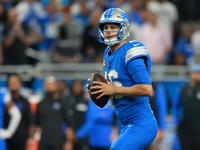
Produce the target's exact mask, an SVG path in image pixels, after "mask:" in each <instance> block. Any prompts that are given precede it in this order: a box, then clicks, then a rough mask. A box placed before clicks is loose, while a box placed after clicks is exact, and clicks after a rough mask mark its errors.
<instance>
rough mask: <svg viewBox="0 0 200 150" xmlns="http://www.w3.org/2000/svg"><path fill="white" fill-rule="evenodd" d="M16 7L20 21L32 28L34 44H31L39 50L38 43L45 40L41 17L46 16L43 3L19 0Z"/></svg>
mask: <svg viewBox="0 0 200 150" xmlns="http://www.w3.org/2000/svg"><path fill="white" fill-rule="evenodd" d="M15 9H16V12H17V15H18V21H19V22H20V23H21V24H25V25H26V26H27V27H28V28H29V29H30V30H31V33H32V36H31V40H32V44H31V45H30V46H31V47H32V48H34V49H36V50H37V49H38V43H39V42H41V41H42V40H43V37H42V35H41V27H40V24H39V20H40V19H39V18H42V17H44V16H45V11H44V9H43V8H42V5H41V3H40V2H39V1H36V0H24V1H21V2H19V3H18V4H17V5H16V7H15Z"/></svg>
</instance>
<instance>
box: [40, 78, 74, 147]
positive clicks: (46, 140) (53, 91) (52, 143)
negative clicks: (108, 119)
mask: <svg viewBox="0 0 200 150" xmlns="http://www.w3.org/2000/svg"><path fill="white" fill-rule="evenodd" d="M44 88H45V92H46V96H45V98H44V99H43V100H42V101H41V102H39V103H38V106H37V112H36V126H37V127H39V128H40V129H41V139H40V142H39V150H50V149H51V150H62V148H63V144H64V142H65V138H64V134H63V131H62V124H63V122H67V126H68V127H67V131H66V133H67V137H68V138H66V140H69V141H67V143H68V148H69V147H70V148H72V144H70V143H71V142H70V141H72V139H73V137H72V136H73V130H72V129H71V128H70V122H68V120H67V116H66V108H65V107H64V104H63V102H62V101H61V100H59V95H58V93H57V83H56V80H55V78H54V77H52V76H49V77H47V78H46V79H45V82H44Z"/></svg>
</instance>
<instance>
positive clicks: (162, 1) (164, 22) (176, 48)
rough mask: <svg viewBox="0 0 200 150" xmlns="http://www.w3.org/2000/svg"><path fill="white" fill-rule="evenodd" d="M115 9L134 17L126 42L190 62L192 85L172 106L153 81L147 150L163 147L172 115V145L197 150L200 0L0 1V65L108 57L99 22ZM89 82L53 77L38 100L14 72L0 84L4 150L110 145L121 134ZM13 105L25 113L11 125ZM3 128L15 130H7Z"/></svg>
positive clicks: (161, 59) (155, 57)
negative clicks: (154, 124) (153, 132)
mask: <svg viewBox="0 0 200 150" xmlns="http://www.w3.org/2000/svg"><path fill="white" fill-rule="evenodd" d="M110 7H120V8H121V9H122V10H124V11H125V12H126V13H127V14H128V15H129V18H130V21H131V24H130V30H131V31H130V37H129V40H138V41H141V42H142V43H144V45H146V47H147V49H148V51H149V54H150V56H151V59H152V63H153V64H166V65H169V64H170V65H191V64H192V65H191V68H190V73H189V74H190V82H189V83H187V84H186V85H185V86H184V87H183V88H179V89H178V90H177V91H176V92H175V95H173V96H172V97H173V101H172V102H171V104H170V105H169V104H168V103H169V96H168V95H167V93H166V89H165V87H164V86H163V85H162V84H160V83H153V87H154V93H153V95H152V97H151V98H150V104H151V107H152V109H153V111H154V113H155V116H156V119H157V121H158V125H159V130H158V135H157V137H156V139H155V141H154V142H153V143H152V144H151V145H149V147H147V148H146V150H158V149H160V144H161V142H162V141H163V139H164V137H165V129H166V124H167V121H168V119H169V114H170V115H171V118H172V119H170V120H172V121H173V123H174V125H175V132H176V133H177V139H176V140H175V141H174V143H173V146H172V147H171V149H173V150H181V148H180V147H181V146H182V149H183V148H185V150H193V149H194V150H199V149H200V148H199V146H198V145H199V144H198V142H199V139H200V128H199V127H200V125H199V119H198V118H199V117H200V115H199V114H200V111H199V106H200V104H199V102H200V101H199V100H200V88H199V87H200V26H199V20H200V13H199V12H198V11H199V7H200V2H199V1H196V0H170V1H169V0H1V1H0V65H24V64H31V65H35V64H37V63H38V62H41V63H62V64H64V63H94V62H103V60H102V59H103V58H102V55H103V51H104V48H105V45H103V44H102V43H100V42H99V38H98V27H97V22H98V20H99V18H100V15H101V14H102V12H103V11H104V10H106V9H107V8H110ZM85 83H86V82H85V81H82V80H79V79H77V80H73V81H70V82H67V81H66V80H57V79H56V78H55V77H53V76H48V77H46V78H45V79H44V81H42V91H41V94H40V95H39V97H37V96H38V95H32V93H31V92H30V91H27V89H26V88H25V86H24V83H23V82H22V79H20V77H19V76H17V75H11V76H9V79H8V84H7V87H6V90H2V89H0V112H2V113H0V149H1V148H4V147H7V150H25V149H26V150H38V149H39V150H61V149H63V150H109V147H110V145H111V143H112V142H113V141H114V140H115V139H116V138H117V136H118V132H119V131H118V130H119V128H118V122H117V120H116V118H115V116H114V112H113V110H112V108H111V107H109V106H107V105H106V106H105V108H103V109H100V108H98V107H97V106H96V105H95V104H94V103H93V102H92V101H91V100H90V98H89V96H88V94H87V93H86V88H85ZM175 90H176V89H174V91H175ZM31 91H32V92H33V89H31ZM34 92H36V91H34ZM2 93H6V94H2ZM37 94H38V93H37ZM4 95H5V96H4ZM7 95H10V98H9V96H7ZM8 99H10V100H8ZM35 99H36V100H37V101H34V100H35ZM190 100H191V103H190ZM4 103H5V104H4ZM14 106H17V108H18V110H20V112H21V117H18V118H19V121H20V122H18V123H19V125H18V123H17V121H15V124H14V126H16V127H11V125H10V124H12V122H13V121H12V120H13V119H12V118H13V116H15V115H14V114H17V111H14V112H15V113H11V111H9V110H11V108H12V107H14ZM169 106H170V107H169ZM4 107H5V110H7V111H5V115H3V114H4V112H3V111H4ZM184 109H185V110H186V111H184ZM15 117H16V116H15ZM20 118H21V119H20ZM2 128H5V129H8V130H9V129H10V128H11V129H12V132H9V134H5V133H4V134H3V132H2V131H1V129H2ZM14 130H15V131H14ZM19 139H20V140H19ZM193 139H194V140H193ZM4 140H6V145H7V146H5V143H3V142H4ZM3 146H4V147H3ZM3 150H4V149H3ZM161 150H162V149H161Z"/></svg>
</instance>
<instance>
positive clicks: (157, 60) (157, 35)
mask: <svg viewBox="0 0 200 150" xmlns="http://www.w3.org/2000/svg"><path fill="white" fill-rule="evenodd" d="M157 9H158V8H157V7H152V5H147V10H148V12H147V22H145V23H144V24H143V26H142V27H141V30H140V34H139V41H141V42H142V43H144V45H146V47H147V49H148V52H149V55H150V57H151V61H152V63H153V64H166V63H167V59H168V55H169V53H170V50H171V48H172V36H171V34H170V31H169V30H168V29H167V28H166V27H165V26H163V25H162V24H159V22H158V20H157V13H158V10H157Z"/></svg>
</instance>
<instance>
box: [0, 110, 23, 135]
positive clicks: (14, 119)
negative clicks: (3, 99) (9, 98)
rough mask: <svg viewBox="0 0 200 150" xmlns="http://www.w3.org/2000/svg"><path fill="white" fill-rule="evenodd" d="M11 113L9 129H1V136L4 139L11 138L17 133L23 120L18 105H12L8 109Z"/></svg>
mask: <svg viewBox="0 0 200 150" xmlns="http://www.w3.org/2000/svg"><path fill="white" fill-rule="evenodd" d="M8 113H9V115H10V116H11V118H10V122H9V125H8V128H7V129H0V138H2V139H9V138H11V137H12V136H13V134H14V133H15V131H16V129H17V127H18V125H19V123H20V120H21V113H20V111H19V109H18V108H17V107H16V106H12V107H11V108H10V109H9V110H8Z"/></svg>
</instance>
